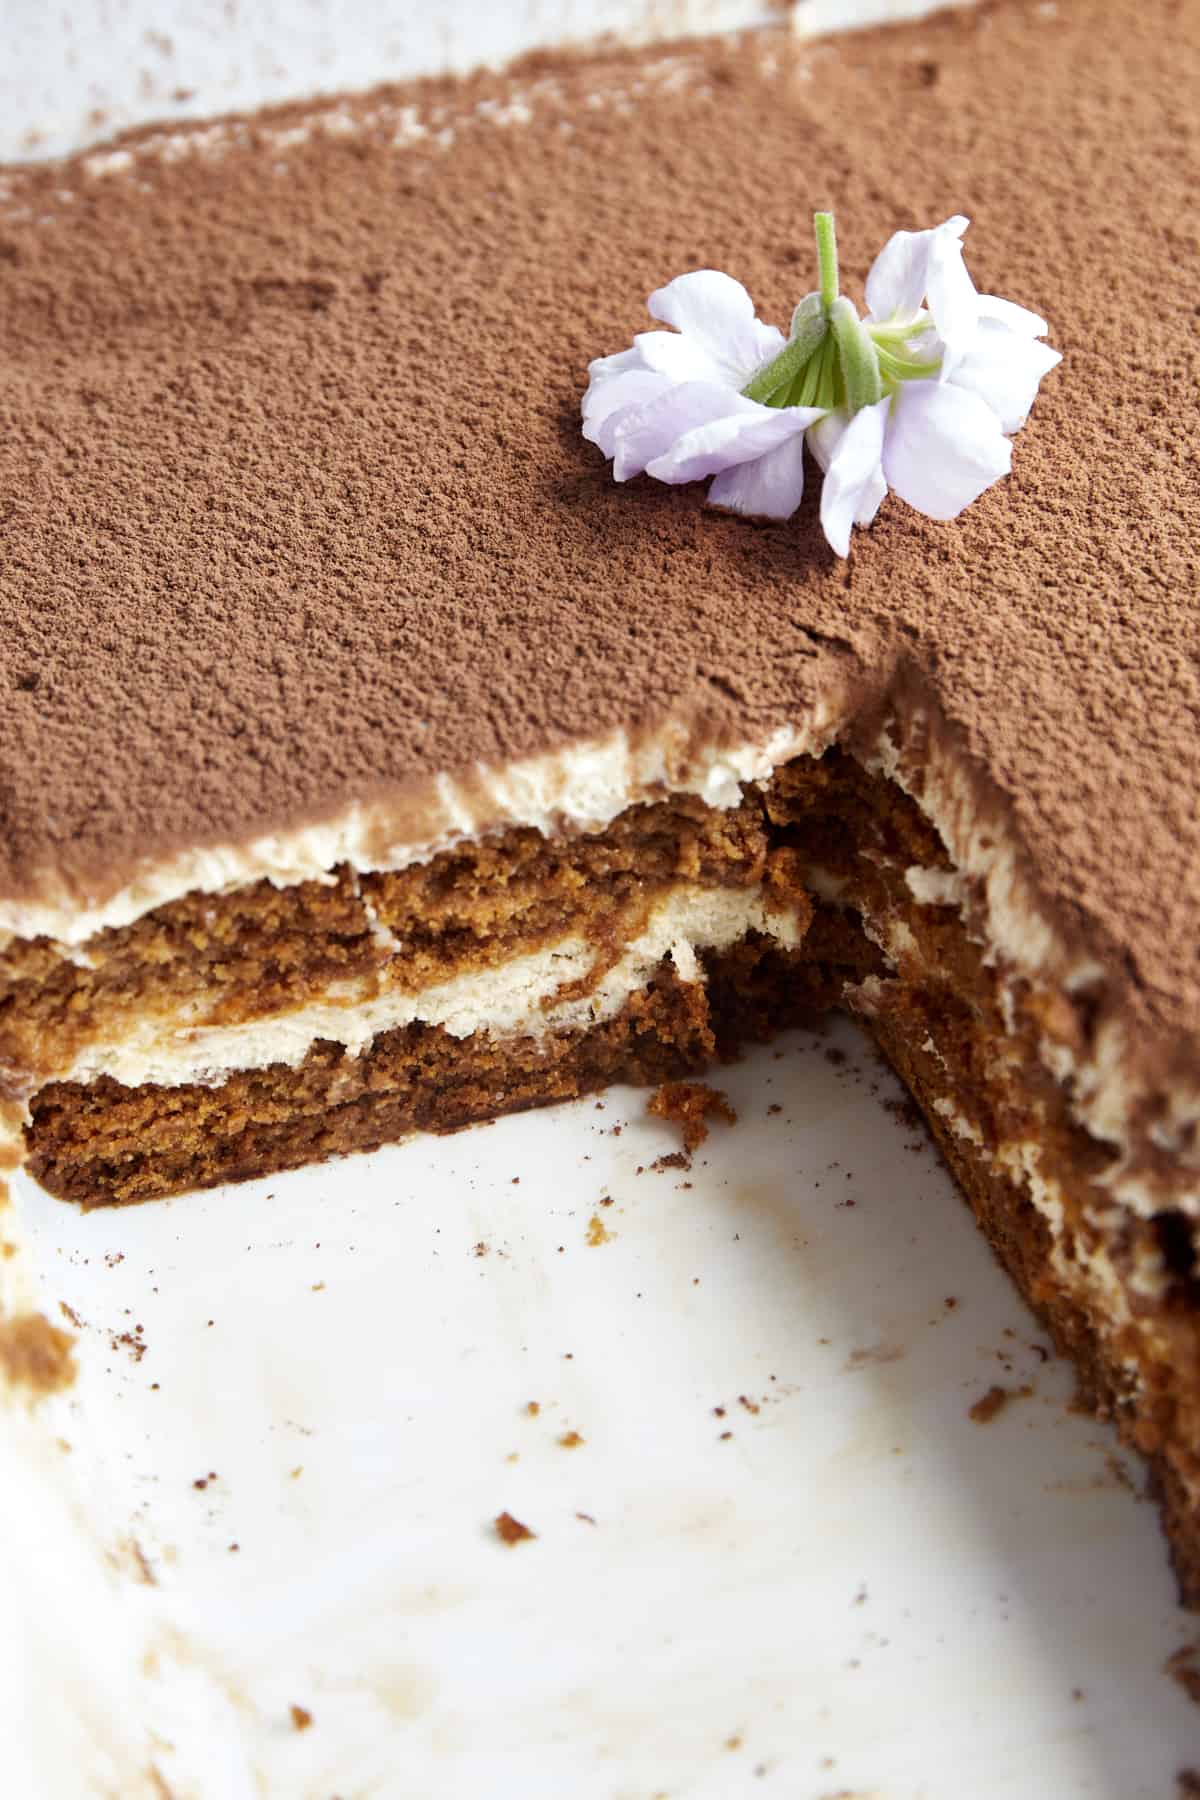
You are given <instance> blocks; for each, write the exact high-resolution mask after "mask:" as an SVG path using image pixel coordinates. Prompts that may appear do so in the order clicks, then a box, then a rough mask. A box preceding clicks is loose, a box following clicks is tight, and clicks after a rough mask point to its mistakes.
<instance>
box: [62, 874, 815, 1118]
mask: <svg viewBox="0 0 1200 1800" xmlns="http://www.w3.org/2000/svg"><path fill="white" fill-rule="evenodd" d="M748 931H757V932H761V933H763V934H764V935H766V936H769V937H771V938H772V939H774V941H775V942H776V943H778V944H781V945H784V946H786V947H789V948H790V947H791V946H793V945H795V944H797V943H798V942H799V941H800V937H801V932H800V930H799V929H798V927H797V924H796V919H795V916H794V914H793V913H791V912H790V911H786V910H782V911H776V910H773V909H772V908H770V907H769V906H768V904H767V902H766V900H765V898H764V896H763V893H762V890H761V889H760V888H757V887H755V888H702V887H695V886H691V885H681V886H679V887H677V888H675V889H673V890H672V891H671V892H670V893H669V894H668V895H667V896H666V897H665V898H664V899H663V901H662V902H661V903H660V905H659V906H658V907H656V909H655V910H654V912H653V913H652V914H651V916H650V919H649V922H648V924H647V925H646V927H645V929H644V930H643V931H642V933H641V934H640V936H638V937H637V938H636V939H634V940H632V941H631V942H630V943H629V944H628V945H627V947H626V949H625V951H624V954H623V955H622V956H621V958H620V960H619V961H617V962H616V963H613V964H611V965H610V966H608V967H605V966H604V963H603V960H602V952H601V951H600V950H599V948H598V947H597V946H596V945H595V944H593V943H591V942H589V941H588V940H587V939H586V938H583V937H580V936H571V937H565V938H561V939H559V940H558V941H557V942H556V943H554V944H551V945H547V946H545V947H543V948H542V949H539V950H534V951H531V952H529V953H528V954H527V955H524V956H517V957H513V958H512V960H511V961H509V962H507V963H503V964H501V965H500V966H499V967H498V968H491V969H483V970H474V971H472V972H471V973H470V974H465V975H456V976H454V977H452V978H451V979H450V980H448V981H443V982H439V983H437V984H436V985H434V986H431V987H427V988H424V989H423V990H421V991H419V992H416V993H413V992H398V991H389V990H387V989H386V988H385V989H383V990H382V991H381V990H380V988H379V983H378V981H377V980H375V979H368V980H365V981H364V980H359V981H353V982H350V981H346V982H338V983H334V984H332V985H331V986H330V987H328V988H327V989H326V991H325V993H324V995H323V997H322V998H321V999H320V1000H317V1001H313V1002H311V1003H310V1004H309V1005H307V1006H302V1007H298V1008H296V1009H295V1010H294V1011H292V1012H288V1013H279V1014H276V1015H274V1016H273V1017H271V1018H266V1019H255V1020H251V1021H247V1022H246V1023H245V1024H240V1025H227V1026H204V1025H191V1024H189V1023H188V1022H187V1020H186V1018H181V1017H179V1016H178V1015H176V1016H175V1017H174V1018H173V1019H171V1020H168V1021H162V1020H155V1021H149V1020H148V1021H144V1022H138V1023H135V1024H134V1025H133V1026H132V1027H131V1028H130V1029H129V1030H128V1031H126V1032H124V1033H122V1035H121V1036H120V1037H119V1038H114V1039H111V1040H108V1041H101V1042H96V1043H93V1044H90V1045H88V1046H87V1048H86V1049H85V1050H83V1051H81V1052H80V1054H79V1055H78V1056H77V1057H76V1059H75V1060H74V1062H73V1063H72V1064H71V1065H70V1067H69V1068H67V1069H65V1070H64V1071H63V1072H62V1073H61V1074H60V1075H58V1076H57V1079H60V1080H64V1081H77V1082H90V1081H95V1080H96V1079H97V1078H98V1077H100V1076H102V1075H108V1076H111V1077H112V1079H113V1080H115V1081H119V1082H121V1083H122V1085H124V1086H126V1087H141V1086H142V1085H143V1084H146V1083H150V1084H154V1085H158V1086H168V1087H174V1086H177V1085H180V1084H183V1083H187V1082H200V1083H207V1084H216V1083H218V1082H221V1081H224V1080H225V1079H226V1078H227V1077H228V1076H229V1075H231V1074H234V1073H238V1072H241V1071H244V1070H248V1069H263V1068H266V1067H268V1066H269V1065H271V1064H278V1063H284V1064H287V1065H289V1066H291V1067H296V1066H297V1065H298V1064H300V1063H301V1062H303V1060H304V1058H305V1056H306V1055H307V1054H308V1052H309V1050H310V1049H311V1048H312V1045H313V1044H314V1043H315V1042H316V1041H317V1040H318V1039H327V1040H331V1041H332V1042H334V1043H338V1044H343V1045H345V1047H346V1049H347V1050H348V1051H349V1052H350V1054H351V1055H354V1056H357V1055H358V1054H359V1053H360V1052H361V1051H363V1050H364V1049H365V1048H366V1047H367V1045H368V1044H370V1042H371V1040H372V1039H373V1038H375V1037H377V1036H378V1035H379V1034H380V1033H381V1032H385V1031H394V1030H396V1029H397V1028H398V1027H400V1026H404V1025H411V1024H414V1023H418V1022H419V1023H421V1024H425V1025H439V1026H441V1027H442V1029H443V1030H445V1031H447V1032H449V1033H450V1035H451V1036H452V1037H457V1038H467V1037H470V1036H472V1034H473V1033H475V1032H479V1031H486V1032H487V1033H489V1035H491V1036H492V1037H500V1038H503V1037H540V1036H544V1035H546V1034H548V1033H549V1032H552V1031H561V1030H565V1029H578V1028H582V1027H587V1026H590V1025H594V1024H597V1023H599V1022H600V1021H602V1020H604V1019H608V1018H612V1017H613V1016H614V1015H615V1014H616V1013H618V1012H619V1011H620V1010H621V1008H622V1007H623V1006H624V1005H625V1003H626V1001H627V1000H628V999H629V997H630V996H631V995H632V994H634V993H636V992H637V991H638V989H640V988H643V987H645V985H646V983H647V981H648V980H649V979H650V977H651V975H652V974H653V973H654V971H655V969H656V968H657V967H658V965H659V964H660V963H661V962H662V960H663V958H664V957H666V956H669V957H670V958H671V960H672V962H673V963H674V966H675V969H676V972H677V973H678V975H679V976H680V977H681V978H682V979H683V980H685V981H695V980H698V979H701V978H702V971H701V969H700V966H699V963H698V961H697V957H698V953H699V952H701V951H703V950H724V949H727V948H728V947H729V946H730V945H732V944H735V943H736V942H737V941H738V939H739V938H742V937H744V936H745V935H746V933H747V932H748ZM581 990H582V991H581Z"/></svg>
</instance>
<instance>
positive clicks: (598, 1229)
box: [587, 1213, 613, 1250]
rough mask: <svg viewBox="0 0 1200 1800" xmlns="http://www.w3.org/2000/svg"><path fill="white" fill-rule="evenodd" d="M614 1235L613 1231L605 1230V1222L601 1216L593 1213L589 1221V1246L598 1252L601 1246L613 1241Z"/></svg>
mask: <svg viewBox="0 0 1200 1800" xmlns="http://www.w3.org/2000/svg"><path fill="white" fill-rule="evenodd" d="M612 1235H613V1234H612V1232H611V1231H606V1230H605V1228H604V1221H603V1219H602V1218H601V1217H600V1214H599V1213H593V1214H592V1216H591V1218H590V1219H589V1220H588V1228H587V1241H588V1244H589V1246H590V1247H591V1248H592V1249H593V1250H597V1249H599V1247H600V1245H601V1244H607V1243H608V1242H609V1241H610V1240H611V1238H612Z"/></svg>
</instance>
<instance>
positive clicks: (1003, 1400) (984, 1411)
mask: <svg viewBox="0 0 1200 1800" xmlns="http://www.w3.org/2000/svg"><path fill="white" fill-rule="evenodd" d="M1014 1398H1015V1396H1014V1394H1013V1391H1012V1389H1011V1388H1003V1387H990V1388H989V1389H988V1391H987V1393H986V1394H981V1395H980V1397H979V1399H978V1400H976V1402H975V1404H974V1405H973V1406H971V1407H969V1408H968V1410H967V1417H968V1418H969V1419H974V1421H975V1423H976V1424H977V1425H989V1424H990V1423H991V1421H992V1420H993V1419H994V1418H995V1417H996V1415H997V1413H1001V1412H1003V1411H1004V1408H1005V1407H1006V1406H1007V1405H1008V1403H1009V1401H1010V1400H1012V1399H1014Z"/></svg>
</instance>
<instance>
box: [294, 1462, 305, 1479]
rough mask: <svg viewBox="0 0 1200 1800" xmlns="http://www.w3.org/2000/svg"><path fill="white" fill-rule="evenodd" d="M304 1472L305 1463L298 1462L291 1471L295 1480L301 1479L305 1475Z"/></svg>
mask: <svg viewBox="0 0 1200 1800" xmlns="http://www.w3.org/2000/svg"><path fill="white" fill-rule="evenodd" d="M303 1473H304V1464H303V1463H297V1465H296V1467H295V1468H294V1469H293V1470H292V1471H291V1479H292V1480H293V1481H299V1479H300V1477H301V1476H302V1475H303Z"/></svg>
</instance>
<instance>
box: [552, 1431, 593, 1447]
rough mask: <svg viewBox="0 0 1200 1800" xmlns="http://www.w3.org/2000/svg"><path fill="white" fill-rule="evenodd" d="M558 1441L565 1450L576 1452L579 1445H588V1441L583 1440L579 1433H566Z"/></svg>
mask: <svg viewBox="0 0 1200 1800" xmlns="http://www.w3.org/2000/svg"><path fill="white" fill-rule="evenodd" d="M558 1441H559V1443H560V1444H561V1445H562V1447H563V1449H564V1450H574V1449H576V1448H577V1447H578V1445H580V1444H582V1443H586V1441H587V1440H586V1439H585V1438H581V1437H580V1435H579V1433H578V1432H577V1431H564V1432H563V1434H562V1436H561V1437H560V1438H559V1440H558Z"/></svg>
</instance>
